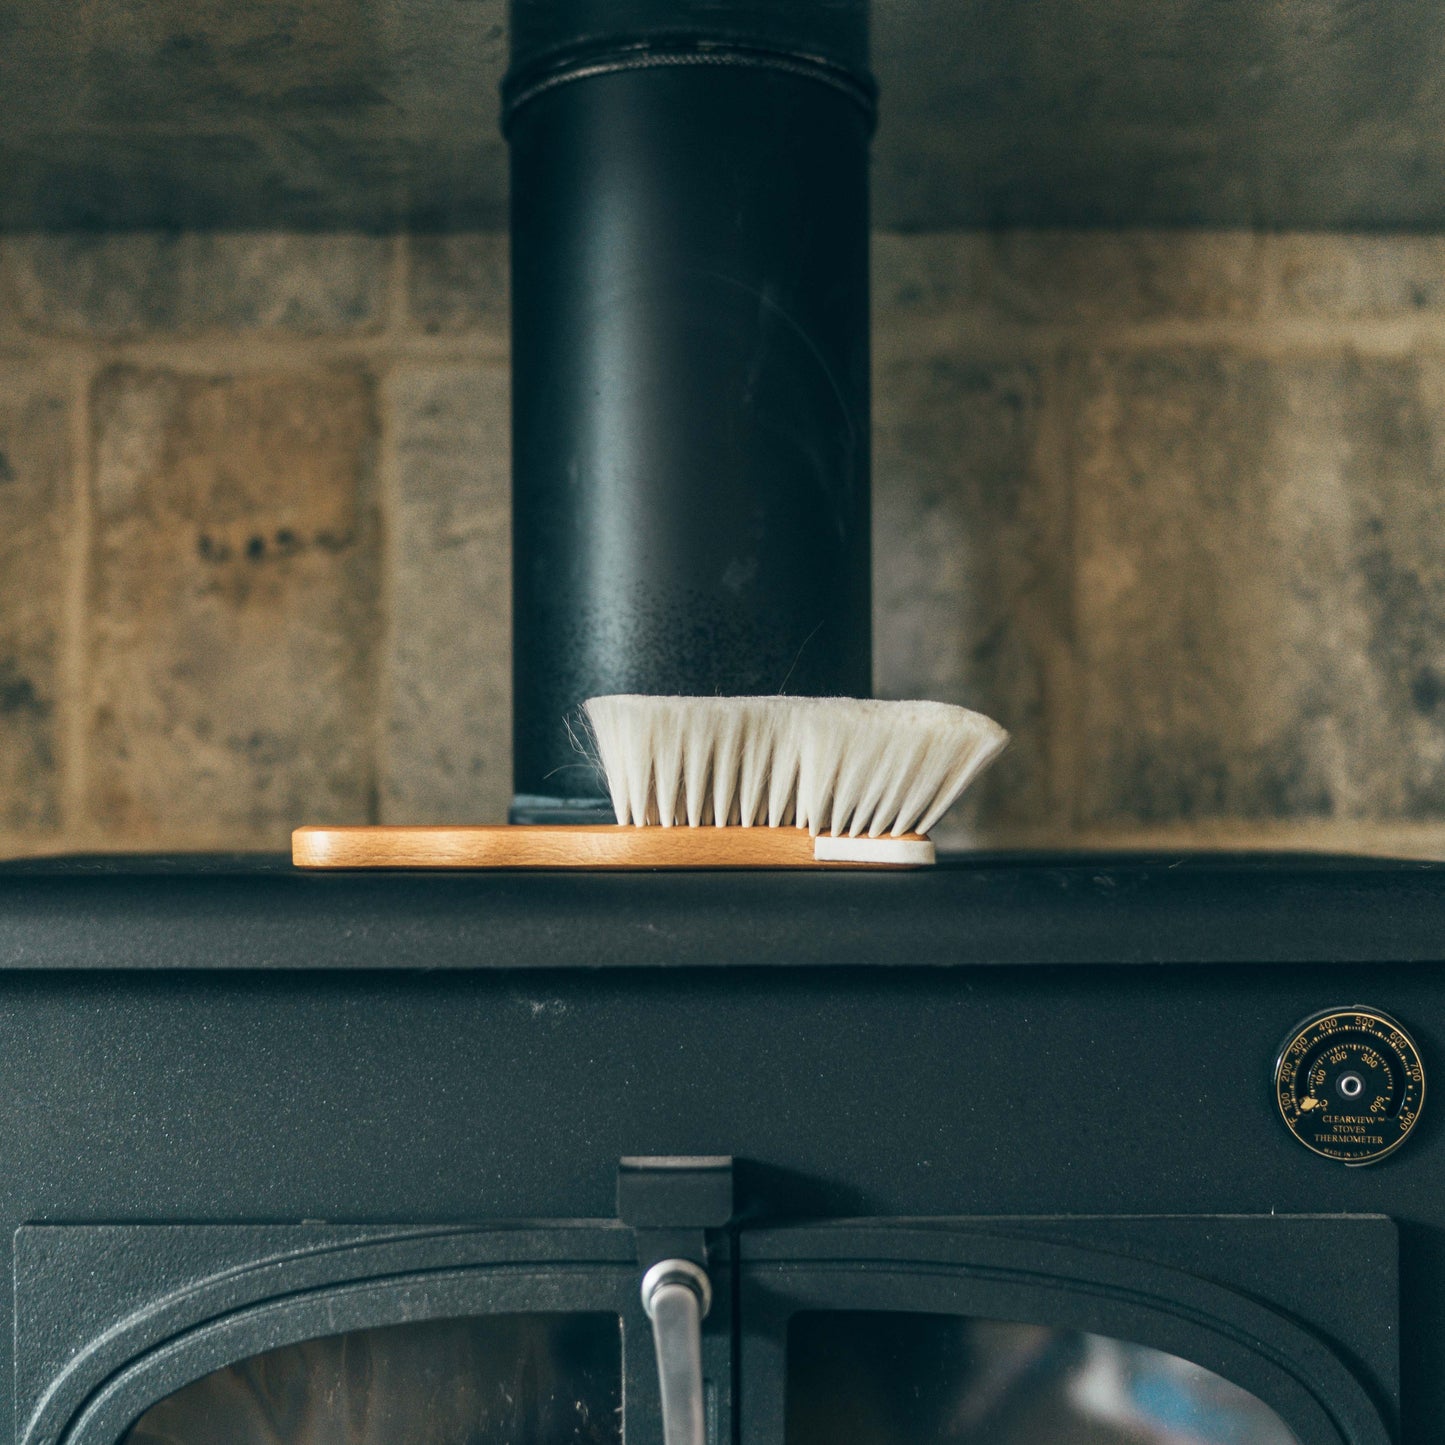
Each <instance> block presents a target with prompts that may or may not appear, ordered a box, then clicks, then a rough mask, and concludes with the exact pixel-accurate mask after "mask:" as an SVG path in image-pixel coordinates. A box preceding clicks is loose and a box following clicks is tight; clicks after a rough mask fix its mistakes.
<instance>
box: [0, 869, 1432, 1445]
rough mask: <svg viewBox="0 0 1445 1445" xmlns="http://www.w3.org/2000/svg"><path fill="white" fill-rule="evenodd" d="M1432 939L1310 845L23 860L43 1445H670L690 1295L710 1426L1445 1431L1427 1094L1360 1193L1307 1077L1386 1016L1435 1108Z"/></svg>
mask: <svg viewBox="0 0 1445 1445" xmlns="http://www.w3.org/2000/svg"><path fill="white" fill-rule="evenodd" d="M1442 924H1445V868H1442V867H1440V866H1437V865H1425V864H1409V865H1406V864H1389V863H1371V862H1359V861H1344V860H1328V859H1305V858H1272V859H1258V858H1227V857H1182V858H1167V859H1166V858H1158V859H1154V858H1119V857H1099V858H1063V857H1058V858H1050V857H1027V858H1025V857H1002V856H1000V857H979V858H973V859H969V860H967V861H956V862H953V863H950V864H946V865H944V866H941V867H940V868H938V869H937V870H935V871H933V872H924V873H915V874H909V875H907V876H901V875H873V874H852V875H831V874H830V875H810V874H801V875H795V874H788V875H784V874H763V875H756V876H736V875H734V876H724V875H718V874H706V873H696V874H693V873H679V874H672V875H663V874H638V875H602V874H574V875H567V876H562V875H548V874H523V875H515V876H500V875H455V876H435V875H433V876H421V875H407V874H396V875H385V876H373V877H365V876H360V875H337V876H311V875H302V874H297V873H294V872H292V871H291V870H290V869H289V867H287V866H286V865H285V864H284V863H282V862H280V861H279V860H278V861H277V862H275V863H274V864H273V863H266V862H257V861H255V860H226V859H210V860H200V861H198V860H194V859H192V860H184V859H182V860H166V859H149V860H145V859H132V860H121V859H109V860H89V861H87V860H71V861H66V862H57V863H30V864H17V865H11V866H9V867H7V868H6V869H5V870H4V872H3V874H0V959H3V961H4V964H5V969H4V972H3V975H0V996H3V1000H4V1011H5V1018H6V1022H7V1030H6V1036H7V1040H8V1043H7V1047H6V1049H5V1050H4V1051H3V1054H0V1071H3V1072H0V1077H3V1083H4V1089H5V1097H7V1098H8V1099H9V1101H10V1104H9V1108H8V1110H7V1111H6V1113H5V1116H4V1124H3V1130H4V1132H3V1143H4V1158H5V1161H6V1168H5V1171H4V1176H3V1180H4V1183H3V1194H0V1199H3V1208H4V1217H5V1222H6V1225H7V1228H6V1230H5V1237H6V1238H7V1239H13V1254H12V1259H11V1263H12V1268H13V1277H14V1294H13V1301H14V1305H13V1308H14V1318H13V1324H14V1329H13V1334H12V1332H11V1331H9V1330H7V1331H5V1339H6V1340H7V1341H10V1340H11V1339H12V1338H13V1342H14V1357H13V1371H11V1370H6V1371H4V1372H3V1378H5V1379H6V1380H7V1381H9V1380H12V1379H13V1392H14V1393H13V1404H14V1421H15V1426H14V1435H13V1437H12V1438H14V1439H15V1440H16V1441H17V1442H25V1445H39V1442H60V1441H65V1442H73V1445H81V1442H86V1445H91V1442H94V1445H102V1442H104V1445H112V1442H115V1441H117V1440H121V1439H123V1438H125V1437H126V1436H127V1433H128V1432H131V1431H132V1430H133V1431H134V1434H133V1437H132V1438H134V1439H135V1440H136V1441H138V1442H139V1441H155V1440H167V1441H179V1440H236V1441H241V1440H260V1439H267V1440H273V1439H284V1440H288V1441H293V1442H296V1445H307V1442H310V1441H313V1440H315V1441H320V1440H332V1439H347V1440H361V1441H369V1440H381V1439H385V1438H395V1439H402V1438H405V1439H425V1440H436V1441H438V1442H441V1441H447V1440H450V1441H457V1442H461V1441H493V1440H496V1441H501V1440H556V1441H594V1440H609V1441H610V1440H618V1439H621V1440H625V1441H626V1442H627V1445H646V1442H660V1441H661V1440H662V1438H663V1435H662V1423H661V1412H662V1408H663V1403H662V1391H661V1389H660V1386H659V1374H658V1363H657V1359H656V1355H655V1350H654V1330H653V1325H652V1323H651V1322H650V1321H649V1318H648V1315H647V1312H646V1310H645V1309H644V1305H643V1297H642V1282H643V1278H644V1275H646V1274H647V1273H648V1271H649V1269H650V1268H651V1266H652V1265H654V1264H657V1263H658V1262H660V1261H664V1260H667V1261H676V1260H682V1261H685V1262H691V1264H692V1265H693V1266H694V1267H695V1268H697V1269H700V1270H702V1271H704V1272H705V1274H706V1277H707V1291H708V1293H709V1294H710V1300H709V1301H708V1303H709V1306H710V1307H709V1308H708V1309H707V1312H706V1316H705V1318H704V1319H702V1321H701V1327H700V1337H699V1343H700V1353H699V1357H698V1363H699V1371H698V1385H699V1389H700V1392H701V1404H700V1409H701V1410H702V1413H703V1417H704V1421H705V1431H706V1438H707V1439H708V1440H710V1441H717V1442H726V1441H743V1442H747V1445H755V1442H756V1445H762V1442H767V1441H775V1442H780V1445H811V1442H815V1441H822V1440H828V1441H831V1442H837V1445H845V1442H850V1441H853V1442H858V1445H875V1442H882V1441H894V1440H909V1441H913V1442H918V1441H928V1440H932V1441H940V1442H942V1441H994V1442H999V1445H1005V1442H1012V1441H1014V1440H1018V1439H1031V1440H1040V1441H1043V1440H1047V1441H1057V1442H1061V1445H1062V1442H1069V1445H1074V1442H1084V1441H1088V1442H1096V1441H1097V1442H1110V1445H1112V1442H1124V1441H1128V1442H1136V1441H1156V1442H1164V1441H1167V1442H1171V1445H1172V1442H1174V1441H1189V1442H1191V1445H1192V1442H1195V1441H1205V1442H1209V1445H1214V1442H1224V1441H1230V1442H1233V1441H1237V1440H1250V1441H1252V1442H1255V1445H1273V1442H1274V1441H1276V1440H1278V1441H1281V1442H1288V1441H1291V1440H1293V1441H1298V1442H1300V1445H1377V1442H1378V1445H1386V1442H1392V1441H1393V1442H1403V1445H1427V1442H1430V1441H1432V1440H1434V1439H1435V1438H1436V1421H1438V1419H1439V1418H1440V1416H1441V1411H1442V1404H1445V1402H1442V1398H1441V1394H1442V1389H1445V1385H1442V1380H1445V1373H1442V1371H1441V1370H1440V1368H1439V1361H1440V1358H1441V1353H1442V1350H1445V1314H1442V1305H1441V1301H1442V1299H1445V1290H1442V1289H1441V1275H1442V1271H1445V1248H1442V1245H1441V1239H1442V1230H1445V1163H1442V1156H1441V1154H1440V1150H1439V1142H1440V1141H1439V1130H1438V1127H1437V1125H1436V1123H1435V1120H1434V1116H1433V1114H1432V1111H1431V1106H1430V1103H1429V1101H1428V1100H1427V1101H1426V1102H1424V1105H1423V1108H1420V1109H1419V1110H1418V1123H1417V1124H1416V1125H1415V1127H1413V1128H1412V1129H1411V1130H1410V1131H1409V1137H1408V1138H1406V1139H1405V1141H1404V1142H1403V1143H1402V1144H1400V1146H1399V1147H1398V1149H1396V1150H1395V1151H1394V1152H1393V1153H1392V1154H1391V1155H1390V1156H1389V1157H1388V1158H1385V1159H1383V1160H1381V1161H1380V1162H1378V1163H1376V1164H1374V1165H1372V1166H1370V1167H1367V1168H1359V1167H1350V1165H1349V1164H1347V1163H1345V1162H1342V1161H1341V1160H1339V1159H1334V1158H1329V1157H1325V1156H1324V1155H1322V1154H1320V1153H1317V1152H1314V1151H1313V1150H1312V1149H1310V1148H1305V1147H1302V1145H1301V1143H1300V1142H1299V1140H1298V1139H1296V1138H1295V1137H1293V1136H1292V1133H1291V1129H1290V1128H1289V1127H1287V1124H1286V1121H1285V1119H1284V1118H1283V1117H1282V1116H1281V1109H1280V1105H1279V1102H1278V1099H1277V1091H1276V1066H1277V1061H1278V1058H1279V1050H1280V1046H1281V1041H1282V1040H1284V1039H1286V1038H1287V1036H1292V1033H1291V1031H1292V1030H1294V1029H1295V1027H1296V1025H1297V1024H1298V1023H1299V1022H1300V1021H1301V1020H1304V1019H1306V1018H1309V1017H1310V1016H1312V1015H1314V1014H1316V1013H1317V1012H1319V1011H1320V1010H1321V1009H1330V1008H1337V1007H1339V1006H1344V1007H1345V1008H1346V1009H1350V1010H1359V1009H1361V1008H1362V1007H1365V1006H1368V1007H1369V1008H1372V1009H1373V1010H1375V1011H1376V1012H1378V1013H1382V1014H1386V1015H1388V1016H1390V1017H1391V1018H1393V1019H1395V1020H1398V1021H1399V1022H1400V1023H1401V1024H1403V1025H1404V1027H1405V1028H1406V1029H1407V1030H1408V1031H1409V1034H1410V1036H1411V1039H1412V1040H1413V1041H1414V1042H1415V1043H1416V1044H1417V1045H1418V1049H1419V1056H1420V1058H1422V1059H1423V1061H1424V1067H1425V1069H1427V1070H1428V1069H1429V1067H1430V1065H1431V1063H1432V1061H1433V1060H1434V1059H1436V1058H1438V1057H1439V1056H1440V1051H1441V1048H1442V1046H1445V1039H1442V1035H1441V1024H1440V1020H1441V1018H1442V1016H1445V982H1442V979H1445V974H1442V972H1441V969H1440V967H1439V965H1440V963H1441V962H1442V945H1441V940H1442V938H1445V928H1442ZM248 1362H249V1363H248ZM218 1372H219V1373H218ZM197 1382H199V1383H197ZM1191 1412H1192V1413H1191ZM137 1421H139V1422H140V1424H139V1425H137V1424H136V1422H137ZM1211 1431H1212V1432H1213V1433H1210V1432H1211ZM348 1432H349V1433H348ZM368 1432H370V1433H368ZM1171 1432H1172V1433H1171Z"/></svg>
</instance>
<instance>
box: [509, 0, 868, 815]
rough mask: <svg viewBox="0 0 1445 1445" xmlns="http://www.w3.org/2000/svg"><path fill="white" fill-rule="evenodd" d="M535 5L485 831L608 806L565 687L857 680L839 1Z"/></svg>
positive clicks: (850, 136) (860, 296) (516, 120)
mask: <svg viewBox="0 0 1445 1445" xmlns="http://www.w3.org/2000/svg"><path fill="white" fill-rule="evenodd" d="M669 8H671V9H672V11H673V13H672V14H671V16H670V17H668V18H669V28H668V29H667V30H665V31H662V32H661V33H659V24H660V22H659V20H658V16H659V15H662V16H664V17H667V12H668V10H669ZM536 9H537V10H538V11H540V12H543V13H544V14H545V15H547V16H550V17H552V19H553V22H554V23H553V24H552V25H550V26H549V25H544V24H542V23H541V21H539V20H538V19H537V18H536V15H535V14H534V13H533V11H534V7H533V5H532V3H531V0H518V4H517V5H516V7H515V13H516V14H517V15H519V16H530V17H531V19H532V23H531V27H530V28H529V29H523V30H522V31H521V32H520V34H519V35H517V36H516V37H514V40H515V44H516V49H515V52H514V60H513V68H512V71H511V72H510V73H509V76H508V78H507V82H506V86H505V89H504V95H505V96H506V107H507V108H506V123H507V128H508V139H509V142H510V145H511V193H512V206H511V233H512V422H513V451H512V455H513V486H512V557H513V568H512V577H513V608H512V618H513V688H512V697H513V702H512V710H513V781H514V791H515V794H516V801H515V804H514V807H513V818H514V820H515V821H519V822H520V821H529V822H532V821H544V820H556V819H558V818H559V817H562V816H565V811H564V810H565V809H566V808H567V806H568V801H569V800H576V801H575V803H574V804H573V806H574V808H575V811H576V814H577V817H578V819H579V820H585V819H586V817H587V816H588V815H589V814H595V813H597V812H598V811H599V810H600V811H602V812H605V814H606V816H607V817H608V818H609V819H610V817H611V807H610V805H609V804H608V803H607V802H606V798H605V792H606V789H605V786H604V785H603V783H602V779H601V777H600V775H599V773H598V772H597V770H596V768H595V767H593V766H592V765H591V764H589V763H588V762H587V761H586V760H585V759H584V757H583V755H582V752H581V750H580V749H579V746H578V743H577V741H576V738H577V735H578V734H580V733H581V732H582V731H583V728H582V722H581V712H580V710H581V705H582V703H583V701H584V700H585V699H586V698H588V697H590V696H593V695H596V694H599V693H616V692H642V693H672V694H710V695H716V694H724V695H726V694H734V693H773V692H779V691H782V690H784V689H786V690H788V691H791V692H793V693H799V694H804V695H810V694H823V695H836V694H842V695H853V696H866V695H867V694H868V693H869V691H870V688H871V653H872V643H871V616H872V608H871V588H870V560H869V555H870V554H869V549H870V534H869V480H868V467H869V395H868V387H869V370H868V155H867V147H868V137H869V134H870V131H871V126H872V82H871V79H870V78H869V77H868V76H867V74H866V71H861V70H855V69H850V68H849V66H848V64H847V62H848V60H849V59H850V58H851V59H852V60H853V62H854V64H855V66H856V65H857V64H858V61H859V58H860V57H859V56H858V55H857V54H855V53H852V52H861V50H862V49H863V47H862V45H861V43H858V42H856V41H855V42H854V43H853V45H852V47H851V51H850V47H849V46H847V45H840V44H833V42H834V41H835V39H836V37H835V34H834V32H835V31H837V29H838V28H839V26H838V17H839V15H840V14H842V15H843V17H844V18H845V19H846V18H847V16H848V14H849V13H850V12H851V13H852V14H853V15H854V17H855V19H856V18H857V17H858V16H860V15H861V8H860V7H858V6H856V5H855V6H851V7H850V6H842V7H840V6H837V5H823V4H814V3H809V4H795V5H790V6H788V7H781V8H780V7H771V11H773V12H777V13H778V14H785V15H786V19H787V23H786V24H779V23H778V22H777V21H776V20H772V21H769V18H768V17H769V7H762V8H760V9H757V10H756V11H754V10H752V9H749V8H748V7H746V6H744V7H742V8H740V9H739V10H738V11H736V12H734V11H732V10H730V8H729V7H726V6H723V7H719V6H716V5H698V6H683V7H681V8H678V7H667V6H660V5H656V4H653V5H630V6H628V7H625V8H624V9H622V10H619V11H613V10H611V9H608V8H603V9H600V10H598V12H597V13H596V14H589V13H588V12H586V11H585V10H584V11H582V12H578V13H577V14H575V15H574V14H572V13H570V12H568V11H567V10H566V9H565V8H564V7H554V6H539V7H536ZM633 12H645V13H641V14H636V15H634V13H633ZM750 16H756V18H758V22H759V23H758V25H757V28H756V30H750V29H749V28H748V25H747V22H748V19H749V17H750ZM809 16H817V17H819V22H820V23H819V25H818V32H819V33H818V35H817V36H816V37H811V36H809V35H808V33H807V25H806V24H805V23H803V21H804V17H809ZM588 18H590V19H591V20H592V22H593V23H592V24H591V25H590V26H589V25H586V24H583V23H581V21H582V20H585V19H588ZM629 19H636V22H637V25H638V27H639V29H638V30H637V31H636V32H635V33H630V32H629V31H628V30H627V22H628V21H629ZM564 21H565V22H566V23H564ZM689 27H692V28H689ZM698 27H701V28H698ZM855 28H858V29H860V30H861V22H859V23H858V25H857V26H856V27H855ZM679 31H680V32H681V33H679ZM788 42H793V43H794V44H795V46H796V47H797V48H796V49H787V48H783V47H784V45H785V44H786V43H788ZM830 44H833V49H834V51H835V54H829V53H828V47H829V45H830ZM559 46H561V47H563V53H562V55H561V57H560V58H559V56H558V53H557V50H558V47H559ZM588 800H590V803H589V801H588Z"/></svg>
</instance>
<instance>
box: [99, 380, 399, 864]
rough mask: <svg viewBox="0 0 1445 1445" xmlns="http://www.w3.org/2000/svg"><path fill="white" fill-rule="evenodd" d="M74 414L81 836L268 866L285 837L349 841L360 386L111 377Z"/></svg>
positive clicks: (357, 746) (368, 648) (365, 569)
mask: <svg viewBox="0 0 1445 1445" xmlns="http://www.w3.org/2000/svg"><path fill="white" fill-rule="evenodd" d="M92 413H93V427H94V443H93V446H94V458H93V498H92V515H93V518H94V529H95V536H94V543H93V560H92V579H91V631H90V677H89V693H90V726H91V753H92V755H91V761H90V776H89V810H90V816H91V822H92V824H93V826H94V827H95V828H97V829H98V830H99V831H100V832H101V833H102V834H103V835H105V836H107V837H109V838H113V839H115V840H117V841H120V840H124V841H125V842H126V843H128V844H134V843H137V842H143V841H147V840H151V839H159V840H164V841H179V842H192V843H196V844H222V845H226V846H247V845H249V846H272V847H278V848H279V847H285V846H286V845H287V840H288V833H289V830H290V829H291V828H292V827H294V826H296V825H297V824H300V823H306V822H317V823H326V822H331V823H355V822H365V821H366V820H367V818H368V815H369V812H370V810H371V808H372V803H373V798H374V789H375V774H374V763H373V756H372V746H371V741H370V739H371V720H372V708H373V696H374V680H373V656H374V642H375V633H376V628H377V623H376V612H377V605H376V592H377V573H378V566H377V548H378V532H379V528H378V522H377V515H376V498H375V485H374V477H375V460H374V456H375V449H376V435H377V421H376V404H375V397H374V394H373V385H372V383H371V381H370V379H369V378H368V377H367V376H365V375H363V374H362V373H360V372H356V371H351V370H336V371H316V372H298V373H266V374H255V375H203V376H196V375H185V374H180V373H176V372H172V371H166V370H141V369H136V368H131V367H116V368H112V369H110V370H108V371H106V372H104V373H102V374H101V376H100V377H99V378H98V379H97V381H96V383H95V387H94V393H93V402H92Z"/></svg>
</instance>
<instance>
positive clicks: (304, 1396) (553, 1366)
mask: <svg viewBox="0 0 1445 1445" xmlns="http://www.w3.org/2000/svg"><path fill="white" fill-rule="evenodd" d="M126 1441H127V1442H128V1445H338V1442H344V1445H396V1442H398V1441H407V1442H409V1445H621V1441H622V1348H621V1329H620V1323H619V1321H618V1319H617V1317H616V1316H615V1315H607V1314H601V1313H598V1314H583V1313H578V1314H514V1315H493V1316H486V1317H481V1318H475V1319H461V1320H433V1321H427V1322H422V1323H417V1324H405V1325H392V1326H388V1327H386V1328H383V1329H372V1330H356V1331H353V1332H351V1333H349V1334H344V1335H332V1336H329V1337H327V1338H324V1339H316V1340H308V1341H306V1342H305V1343H304V1344H299V1345H288V1346H285V1347H283V1348H281V1349H276V1350H271V1351H269V1352H267V1353H266V1354H261V1355H254V1356H252V1357H251V1358H250V1359H249V1360H245V1361H243V1362H242V1363H240V1364H238V1365H233V1366H230V1367H228V1368H227V1369H223V1370H217V1371H215V1372H214V1373H213V1374H210V1375H206V1376H205V1377H204V1378H202V1379H200V1380H197V1381H195V1382H194V1383H193V1384H191V1385H188V1386H186V1387H185V1388H184V1389H182V1390H178V1391H177V1392H176V1393H175V1394H174V1395H171V1396H169V1397H168V1398H167V1399H164V1400H161V1401H160V1402H159V1403H158V1404H156V1405H153V1406H152V1407H151V1408H150V1409H149V1410H147V1411H146V1413H145V1414H144V1415H142V1416H141V1418H140V1419H139V1420H138V1421H137V1422H136V1423H135V1425H134V1426H132V1428H131V1430H130V1432H129V1433H128V1435H127V1436H126Z"/></svg>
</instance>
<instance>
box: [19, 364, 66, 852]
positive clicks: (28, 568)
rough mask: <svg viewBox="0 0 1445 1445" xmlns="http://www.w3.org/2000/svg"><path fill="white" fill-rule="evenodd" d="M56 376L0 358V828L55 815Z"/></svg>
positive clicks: (61, 405) (62, 528)
mask: <svg viewBox="0 0 1445 1445" xmlns="http://www.w3.org/2000/svg"><path fill="white" fill-rule="evenodd" d="M67 397H68V389H67V387H66V386H65V384H64V382H63V381H61V380H60V379H58V378H54V377H50V376H48V375H47V374H46V373H45V372H44V371H43V370H42V369H40V368H39V367H36V366H34V365H31V364H27V363H25V362H22V361H20V360H18V359H17V360H13V361H12V360H8V359H0V832H3V833H5V834H8V835H11V836H17V835H18V836H19V837H37V838H38V837H40V836H42V835H44V834H46V833H48V832H50V831H52V830H54V829H56V828H57V827H58V826H59V824H60V786H61V785H60V766H59V753H60V745H61V738H60V727H61V718H60V695H61V682H60V658H59V654H60V647H61V640H60V633H61V626H62V618H63V617H64V615H65V611H66V591H67V587H66V582H67V577H66V559H65V551H66V539H67V537H68V536H69V535H70V533H71V529H72V528H73V527H74V525H75V521H74V505H73V495H72V487H71V447H70V405H69V402H68V399H67Z"/></svg>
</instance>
